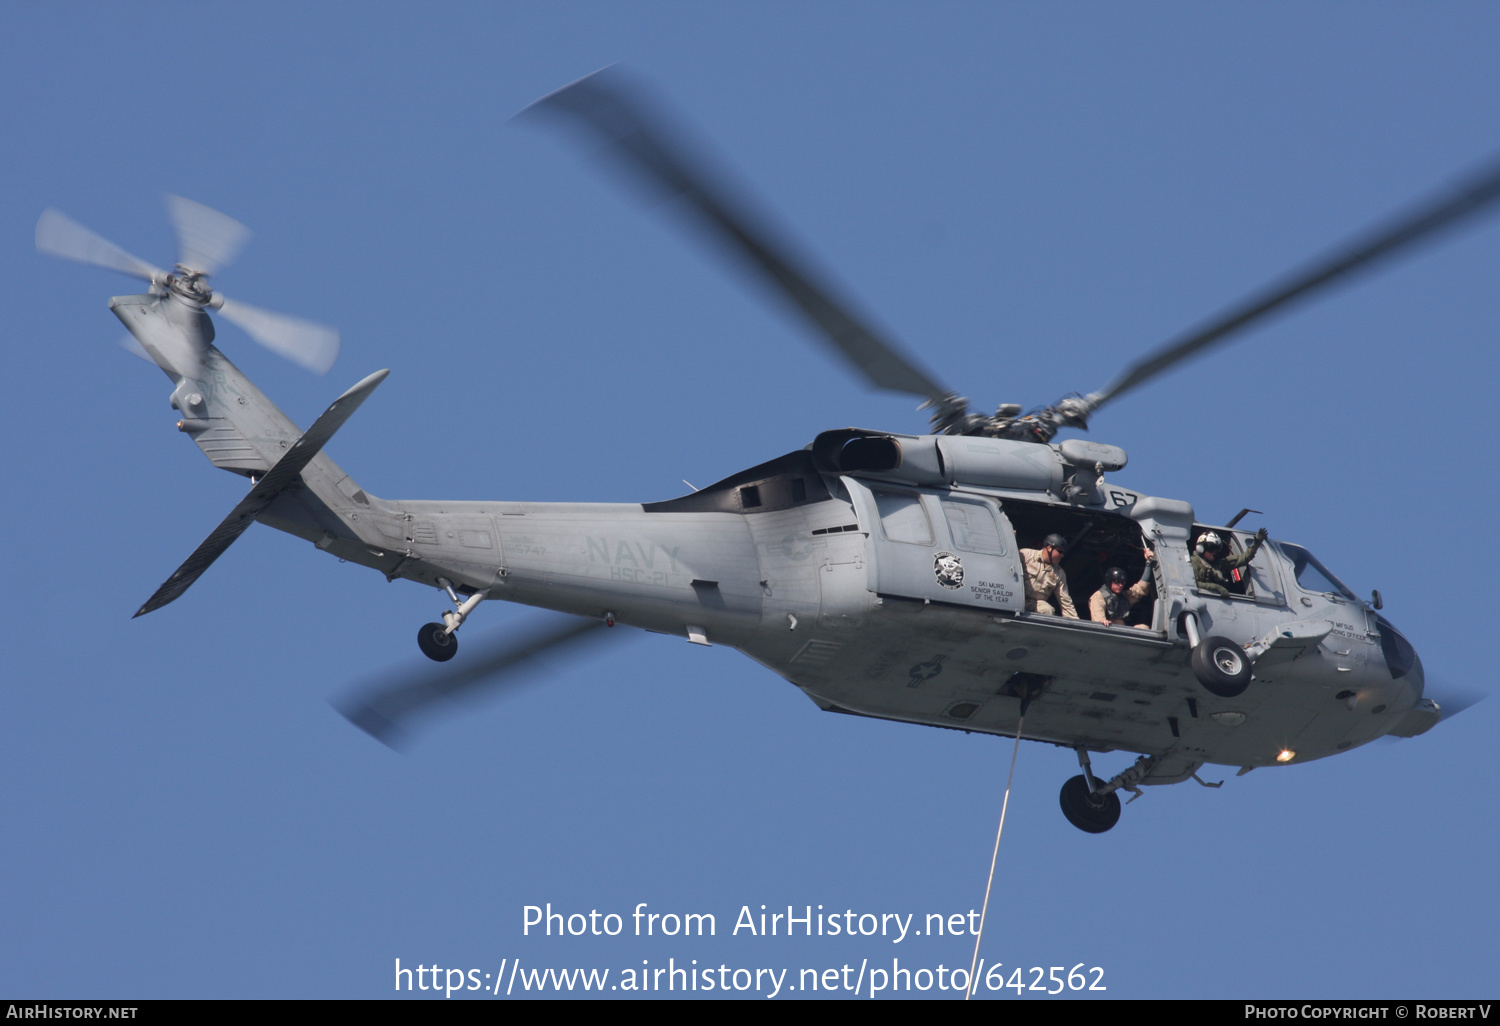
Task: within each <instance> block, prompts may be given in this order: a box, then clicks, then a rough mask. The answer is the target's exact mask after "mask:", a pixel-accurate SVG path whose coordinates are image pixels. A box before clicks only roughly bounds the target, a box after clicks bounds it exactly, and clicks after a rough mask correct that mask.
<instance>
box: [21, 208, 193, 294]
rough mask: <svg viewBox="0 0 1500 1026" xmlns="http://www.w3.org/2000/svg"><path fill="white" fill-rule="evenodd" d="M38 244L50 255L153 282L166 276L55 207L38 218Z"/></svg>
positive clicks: (38, 246)
mask: <svg viewBox="0 0 1500 1026" xmlns="http://www.w3.org/2000/svg"><path fill="white" fill-rule="evenodd" d="M36 248H37V251H38V252H41V253H46V254H47V255H49V256H55V257H62V258H63V259H64V260H76V261H78V262H79V263H80V264H92V265H93V266H95V267H103V268H105V269H106V270H110V271H119V272H120V273H121V274H129V275H132V276H134V277H136V278H144V279H145V280H146V281H149V282H156V281H160V280H161V279H162V278H165V277H166V272H165V271H162V270H160V269H159V268H156V267H152V266H151V265H150V264H148V263H146V261H144V260H142V259H140V258H139V257H135V256H131V255H130V254H129V253H127V252H125V251H124V250H123V249H121V248H120V247H119V246H116V245H115V244H114V243H113V242H110V241H109V240H108V239H106V238H105V237H104V236H102V235H99V234H98V233H96V232H92V231H90V230H89V229H87V228H85V227H84V226H83V225H81V224H79V223H78V222H77V221H75V220H73V219H72V218H71V217H68V216H67V215H66V214H64V213H63V212H62V211H60V210H57V209H55V208H53V207H48V208H47V209H46V210H44V211H42V216H41V217H40V218H38V219H37V222H36Z"/></svg>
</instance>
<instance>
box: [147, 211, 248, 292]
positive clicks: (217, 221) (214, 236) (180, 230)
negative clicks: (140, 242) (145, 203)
mask: <svg viewBox="0 0 1500 1026" xmlns="http://www.w3.org/2000/svg"><path fill="white" fill-rule="evenodd" d="M167 215H168V216H169V217H170V218H171V219H172V228H173V230H174V231H176V232H177V262H178V263H179V264H181V265H182V266H183V267H187V268H190V269H192V270H194V271H202V272H203V273H204V274H209V275H213V274H217V273H218V272H219V270H220V269H221V268H224V267H227V266H229V264H231V263H232V262H233V261H234V258H235V257H237V256H239V253H240V250H242V249H244V248H245V243H247V242H249V241H250V236H251V235H252V234H254V233H253V232H251V231H250V229H249V228H246V227H245V226H244V225H242V224H240V223H239V222H238V221H236V220H235V219H234V218H232V217H230V216H228V215H227V214H221V213H219V212H218V211H217V210H214V209H213V208H212V207H205V206H204V205H203V204H202V203H195V202H193V201H192V200H190V199H183V198H182V197H181V196H173V195H170V194H168V196H167Z"/></svg>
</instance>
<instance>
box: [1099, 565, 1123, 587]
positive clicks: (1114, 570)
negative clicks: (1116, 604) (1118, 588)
mask: <svg viewBox="0 0 1500 1026" xmlns="http://www.w3.org/2000/svg"><path fill="white" fill-rule="evenodd" d="M1125 583H1126V577H1125V571H1124V570H1121V569H1120V568H1119V567H1117V566H1112V567H1110V568H1109V569H1108V570H1106V571H1104V584H1105V586H1106V587H1108V586H1109V585H1111V584H1121V585H1123V584H1125Z"/></svg>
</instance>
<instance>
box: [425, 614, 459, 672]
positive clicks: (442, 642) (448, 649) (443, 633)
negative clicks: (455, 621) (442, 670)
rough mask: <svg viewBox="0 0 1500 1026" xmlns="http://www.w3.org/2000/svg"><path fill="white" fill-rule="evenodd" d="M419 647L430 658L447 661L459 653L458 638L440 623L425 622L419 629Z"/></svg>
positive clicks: (442, 661)
mask: <svg viewBox="0 0 1500 1026" xmlns="http://www.w3.org/2000/svg"><path fill="white" fill-rule="evenodd" d="M417 647H418V648H420V649H421V650H422V654H423V655H424V656H426V657H427V658H428V659H432V660H435V661H437V662H440V663H446V662H447V661H448V660H449V659H452V658H453V657H454V656H455V655H457V654H458V638H457V637H455V636H454V635H452V634H449V633H448V630H447V628H446V627H445V626H444V625H443V624H440V623H424V624H423V625H422V628H421V629H420V630H419V631H417Z"/></svg>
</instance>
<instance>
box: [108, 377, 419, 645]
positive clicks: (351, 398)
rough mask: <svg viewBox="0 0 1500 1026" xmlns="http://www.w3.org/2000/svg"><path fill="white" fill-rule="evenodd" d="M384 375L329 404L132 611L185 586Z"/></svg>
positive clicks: (153, 605)
mask: <svg viewBox="0 0 1500 1026" xmlns="http://www.w3.org/2000/svg"><path fill="white" fill-rule="evenodd" d="M388 374H390V371H386V370H382V371H376V372H375V373H374V374H371V375H370V376H369V377H367V378H365V379H364V380H363V381H361V382H360V383H359V384H357V385H355V386H354V387H353V388H351V389H349V391H347V392H345V393H344V394H343V395H341V396H339V397H338V398H337V399H335V400H334V401H333V405H331V406H329V407H328V409H327V410H325V411H324V413H323V415H322V416H321V417H319V418H318V419H317V420H316V421H315V422H314V423H313V426H312V427H310V428H308V429H307V433H306V434H305V435H303V436H302V437H301V438H299V439H297V441H296V442H294V443H292V445H291V447H290V448H289V449H287V451H286V455H284V456H282V457H281V458H280V459H279V460H277V461H276V465H275V466H273V467H272V468H271V469H270V470H269V471H268V472H267V473H266V475H265V476H264V477H262V478H261V479H260V480H259V481H257V482H256V483H255V485H254V487H252V488H251V489H250V494H249V495H246V496H245V497H244V498H243V499H241V500H240V501H239V504H238V505H237V506H235V507H234V509H232V510H230V511H229V516H227V517H225V518H224V520H223V522H221V523H220V524H219V526H218V527H216V528H214V530H213V532H212V533H211V534H209V536H208V537H207V538H206V539H204V541H203V544H202V545H199V546H198V547H197V548H196V549H195V550H193V554H192V555H191V556H189V557H188V558H187V560H186V561H185V562H184V563H183V564H182V566H180V567H178V568H177V570H176V572H175V573H173V574H172V576H171V577H168V578H167V580H166V583H164V584H163V585H162V586H161V587H160V588H158V589H156V594H154V595H152V596H151V598H149V599H148V600H147V601H146V604H145V605H143V606H141V608H140V609H139V610H138V611H137V612H136V614H135V615H136V616H144V615H145V614H146V613H149V612H151V611H152V610H153V609H160V608H161V607H162V606H164V605H166V604H167V603H168V602H171V601H173V600H174V599H176V598H178V597H179V596H180V595H182V593H183V592H185V591H187V590H188V588H189V587H191V586H192V584H193V582H194V581H196V580H197V579H198V578H199V576H201V575H202V573H203V571H205V570H207V569H208V568H209V566H211V565H212V564H213V561H214V560H216V559H218V558H219V557H220V556H222V555H223V554H224V550H225V549H227V548H229V546H230V545H233V544H234V540H235V539H236V538H238V537H239V536H240V535H242V534H244V533H245V530H246V529H247V528H248V527H249V526H250V525H251V524H253V523H254V522H255V517H256V515H257V514H259V513H260V512H261V511H262V510H264V509H265V508H266V507H267V506H269V505H270V504H271V500H272V499H274V498H276V496H278V495H280V494H281V493H282V492H283V491H285V490H286V489H287V488H288V487H290V486H291V485H292V484H294V483H295V482H297V481H298V480H299V479H300V478H301V476H302V471H303V469H304V468H306V466H307V465H308V464H309V463H311V462H312V461H313V458H314V457H316V456H317V455H318V453H319V451H320V450H322V448H323V446H324V444H325V443H327V441H328V439H330V438H332V437H333V433H334V432H335V431H337V430H338V429H339V428H341V427H343V426H344V421H346V420H348V419H349V417H350V416H351V415H352V414H353V413H354V411H355V410H357V409H359V407H360V404H361V403H363V402H364V401H365V400H366V399H368V398H369V397H370V393H371V392H373V391H375V387H376V386H377V385H379V384H380V383H381V382H382V381H384V380H385V379H386V375H388ZM278 412H279V411H278Z"/></svg>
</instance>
